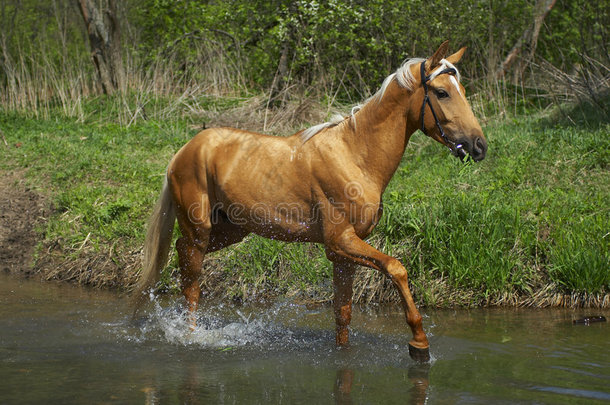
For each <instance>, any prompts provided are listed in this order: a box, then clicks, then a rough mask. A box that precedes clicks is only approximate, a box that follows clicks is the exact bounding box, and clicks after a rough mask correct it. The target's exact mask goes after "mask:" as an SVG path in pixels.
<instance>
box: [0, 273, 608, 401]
mask: <svg viewBox="0 0 610 405" xmlns="http://www.w3.org/2000/svg"><path fill="white" fill-rule="evenodd" d="M179 308H180V305H179V303H178V302H163V303H161V304H159V303H155V304H153V305H151V307H150V308H149V309H148V312H147V314H146V315H145V316H144V317H142V318H140V319H138V320H137V321H136V322H132V321H131V319H130V313H129V309H128V301H127V300H126V299H124V298H121V297H118V296H117V295H116V294H112V293H108V292H100V291H89V290H83V289H80V288H77V287H73V286H66V285H54V284H48V283H39V282H35V281H26V280H18V279H15V278H9V277H7V276H0V341H1V344H0V403H2V404H5V403H6V404H18V403H64V404H69V403H92V404H98V403H99V404H102V403H103V404H106V403H146V404H179V403H180V404H181V403H189V404H190V403H195V404H196V403H201V404H209V403H212V404H216V403H218V404H226V403H230V404H233V403H247V404H256V403H264V404H298V403H306V404H332V403H340V404H349V403H355V404H361V403H370V404H378V403H388V404H393V403H407V404H409V403H410V404H423V403H428V404H489V403H494V404H496V403H500V404H502V403H506V404H515V403H517V404H519V403H521V404H547V403H548V404H562V403H570V404H573V403H577V404H578V403H582V404H595V403H600V404H601V403H610V324H609V323H598V324H592V325H590V326H585V325H578V326H575V325H572V319H576V318H579V317H582V316H586V315H591V314H599V315H604V316H606V318H609V319H610V311H608V310H574V311H572V310H506V309H502V310H499V309H491V310H459V311H431V310H428V311H423V312H424V317H425V320H424V321H425V325H426V330H427V331H428V332H429V336H430V343H431V345H432V361H431V363H430V364H428V365H418V364H416V363H414V362H413V361H411V360H410V358H409V356H408V353H407V348H406V344H407V341H408V336H407V334H406V326H405V325H404V321H403V315H402V313H401V311H400V309H399V308H395V307H385V308H377V309H374V310H370V309H369V310H357V311H355V314H354V319H353V321H352V324H353V333H352V346H351V348H350V349H349V350H337V349H335V347H334V321H333V315H332V310H331V309H330V308H327V307H322V308H316V309H308V308H306V307H304V306H296V305H290V304H276V305H274V306H272V307H265V308H260V307H259V308H256V307H241V308H237V307H234V306H214V307H209V308H204V309H202V310H201V311H199V314H198V322H199V325H200V326H199V327H198V328H197V329H196V330H195V331H194V332H189V328H188V326H187V325H186V323H185V321H184V319H183V317H182V315H181V311H180V309H179Z"/></svg>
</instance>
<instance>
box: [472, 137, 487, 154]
mask: <svg viewBox="0 0 610 405" xmlns="http://www.w3.org/2000/svg"><path fill="white" fill-rule="evenodd" d="M474 151H475V153H476V154H477V155H480V154H482V153H485V142H483V139H482V138H480V137H477V139H475V140H474Z"/></svg>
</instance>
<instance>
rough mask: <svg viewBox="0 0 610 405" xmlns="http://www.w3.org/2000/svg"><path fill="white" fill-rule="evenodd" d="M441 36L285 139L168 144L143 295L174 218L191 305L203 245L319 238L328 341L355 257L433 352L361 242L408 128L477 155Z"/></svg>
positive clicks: (400, 276)
mask: <svg viewBox="0 0 610 405" xmlns="http://www.w3.org/2000/svg"><path fill="white" fill-rule="evenodd" d="M447 48H448V42H445V43H443V44H442V45H441V46H440V47H439V49H438V50H437V51H436V52H435V53H434V55H433V56H432V57H430V58H429V59H412V60H409V61H407V62H406V63H405V64H403V65H402V66H401V67H400V68H398V70H397V71H396V72H395V73H394V74H392V75H390V76H389V77H388V78H387V79H386V80H385V81H384V83H383V85H382V87H381V89H380V90H379V91H378V92H377V93H376V94H375V95H374V96H373V97H371V98H370V99H369V100H368V101H367V102H366V103H365V104H364V105H363V106H361V108H360V109H359V110H357V111H356V112H355V113H353V114H352V115H351V116H349V117H347V118H345V119H343V120H341V121H340V122H335V123H325V124H320V125H317V126H315V127H313V128H310V129H308V130H305V131H300V132H298V133H296V134H294V135H292V136H290V137H274V136H268V135H262V134H258V133H253V132H248V131H242V130H239V129H233V128H213V129H206V130H204V131H202V132H200V133H199V134H197V135H196V136H195V137H194V138H193V139H192V140H191V141H189V142H188V143H187V144H186V145H184V146H183V147H182V149H180V151H178V153H176V155H175V156H174V157H173V158H172V160H171V162H170V163H169V166H168V169H167V176H166V182H165V185H164V186H163V190H162V192H161V197H160V199H159V202H158V203H157V206H156V208H155V210H154V213H153V215H152V217H151V221H150V224H149V228H148V234H147V237H146V243H145V246H144V267H143V270H142V274H141V279H140V281H139V283H138V286H137V291H138V294H139V295H140V297H141V296H142V293H143V292H144V291H145V290H146V289H148V288H150V287H151V286H153V285H154V283H155V282H156V281H157V280H158V276H159V273H160V271H161V269H162V268H163V267H164V266H165V264H166V262H167V257H168V252H169V248H170V243H171V235H172V230H173V227H174V222H175V220H176V218H177V220H178V225H179V227H180V231H181V234H182V236H181V237H180V238H179V239H178V241H177V242H176V249H177V251H178V258H179V263H180V273H181V282H182V291H183V293H184V296H185V298H186V301H187V303H188V307H189V308H188V309H189V310H190V311H191V312H190V313H191V320H192V322H194V319H195V318H194V316H193V312H194V311H195V310H196V308H197V305H198V301H199V296H200V293H201V290H200V285H199V275H200V273H201V270H202V262H203V258H204V255H205V254H206V253H208V252H213V251H216V250H218V249H222V248H224V247H226V246H229V245H231V244H233V243H237V242H239V241H241V240H242V239H243V238H244V237H245V236H246V235H248V234H249V233H251V232H253V233H256V234H258V235H262V236H264V237H268V238H272V239H278V240H283V241H290V242H297V241H298V242H314V243H323V244H324V246H325V248H326V256H327V257H328V259H329V260H330V261H331V262H332V263H333V266H334V267H333V283H334V293H335V295H334V311H335V317H336V343H337V345H339V346H345V345H347V344H348V339H349V337H348V326H349V323H350V320H351V310H352V309H351V306H352V282H353V278H354V270H355V269H356V266H357V265H363V266H367V267H371V268H373V269H376V270H379V271H381V272H383V273H384V274H386V275H387V276H389V277H390V278H391V280H392V281H393V283H394V284H395V286H396V287H397V288H398V292H399V293H400V297H401V299H402V303H403V306H404V311H405V315H406V320H407V324H408V325H409V327H410V328H411V331H412V333H413V339H412V340H411V341H410V342H409V354H410V355H411V357H412V358H414V359H416V360H420V361H427V360H428V359H429V344H428V339H427V338H426V334H425V333H424V330H423V328H422V317H421V315H420V314H419V312H418V310H417V308H416V306H415V303H414V302H413V298H412V296H411V291H410V290H409V285H408V282H407V270H406V269H405V267H404V266H403V265H402V264H401V263H400V262H399V261H398V260H397V259H395V258H393V257H390V256H388V255H385V254H383V253H381V252H380V251H378V250H377V249H375V248H373V247H372V246H371V245H369V244H368V243H366V242H364V240H363V239H364V238H366V237H367V236H368V235H369V234H370V233H371V231H372V230H373V228H375V225H376V224H377V223H378V221H379V219H380V217H381V214H382V205H381V196H382V195H383V191H384V190H385V188H386V186H387V185H388V183H389V181H390V179H391V177H392V175H393V174H394V172H395V171H396V169H397V167H398V165H399V163H400V160H401V158H402V155H403V153H404V150H405V148H406V146H407V143H408V142H409V138H410V137H411V135H412V134H413V133H414V132H415V131H416V130H417V129H421V130H422V131H423V132H424V133H425V134H427V135H428V136H430V137H431V138H433V139H435V140H436V141H438V142H439V143H441V144H443V145H445V146H447V147H448V148H449V149H450V150H451V151H452V153H453V154H455V155H456V156H458V157H460V158H464V157H465V156H467V154H469V155H470V156H471V157H472V158H473V159H474V160H475V161H478V160H481V159H483V158H484V157H485V152H486V149H487V144H486V140H485V137H484V136H483V132H482V130H481V126H480V125H479V123H478V121H477V119H476V118H475V117H474V114H473V113H472V111H471V109H470V106H469V105H468V102H467V100H466V97H465V93H464V87H463V86H462V85H461V84H460V79H459V78H460V76H459V73H458V71H457V69H456V68H455V66H454V65H455V64H456V63H457V62H458V61H459V60H460V59H461V57H462V55H463V53H464V50H465V48H462V49H460V50H459V51H458V52H456V53H454V54H453V55H451V56H448V57H447V58H444V56H445V54H446V53H447Z"/></svg>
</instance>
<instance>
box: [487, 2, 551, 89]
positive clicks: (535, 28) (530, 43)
mask: <svg viewBox="0 0 610 405" xmlns="http://www.w3.org/2000/svg"><path fill="white" fill-rule="evenodd" d="M556 1H557V0H538V1H537V2H536V7H535V10H534V21H533V22H532V24H530V26H529V27H528V28H527V29H526V30H525V32H524V33H523V35H521V38H519V40H517V43H516V44H515V45H514V46H513V47H512V49H511V50H510V52H509V53H508V55H507V56H506V58H505V59H504V61H503V62H502V63H501V64H500V66H499V67H498V69H497V70H496V79H500V78H502V77H504V75H506V73H507V72H508V70H509V69H510V68H511V66H512V65H513V64H514V63H515V62H516V61H517V60H519V63H518V66H517V69H516V70H515V76H514V78H513V79H514V81H517V80H518V79H519V78H522V77H523V73H524V72H525V69H526V68H527V66H528V65H529V64H530V62H531V61H532V60H533V59H534V54H535V53H536V46H537V45H538V35H539V33H540V29H541V28H542V23H543V22H544V19H545V18H546V16H547V15H548V14H549V12H550V11H551V9H552V8H553V6H554V5H555V2H556ZM526 52H527V53H526ZM521 53H524V54H525V56H523V57H522V58H521V59H519V55H520V54H521Z"/></svg>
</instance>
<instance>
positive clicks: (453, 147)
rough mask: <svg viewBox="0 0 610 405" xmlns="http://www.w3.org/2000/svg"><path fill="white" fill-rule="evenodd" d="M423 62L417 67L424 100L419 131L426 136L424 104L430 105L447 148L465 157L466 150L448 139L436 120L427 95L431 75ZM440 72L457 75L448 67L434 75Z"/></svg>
mask: <svg viewBox="0 0 610 405" xmlns="http://www.w3.org/2000/svg"><path fill="white" fill-rule="evenodd" d="M425 64H426V61H423V62H422V63H421V65H420V68H419V70H420V73H421V82H422V87H423V88H424V102H423V104H422V106H421V114H420V115H421V131H422V132H423V133H424V134H425V135H426V136H428V134H427V133H426V127H425V125H424V114H425V112H426V104H427V105H428V106H429V107H430V111H432V116H433V117H434V121H435V122H436V127H437V128H438V132H439V133H440V134H441V138H443V140H444V141H445V143H446V144H447V147H448V148H449V150H451V153H453V154H454V155H455V156H457V157H459V158H460V159H464V158H465V157H466V155H467V154H468V152H466V150H464V147H463V145H462V144H461V143H458V144H456V143H455V142H453V141H452V140H450V139H449V138H448V137H447V135H445V131H443V127H442V126H441V123H440V121H439V120H438V116H437V115H436V112H434V108H432V103H430V97H428V81H430V78H431V76H432V75H430V76H426V66H425ZM442 74H450V75H457V71H456V70H455V68H452V67H448V68H445V69H443V70H441V71H440V72H438V73H437V74H436V75H435V76H438V75H442Z"/></svg>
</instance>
